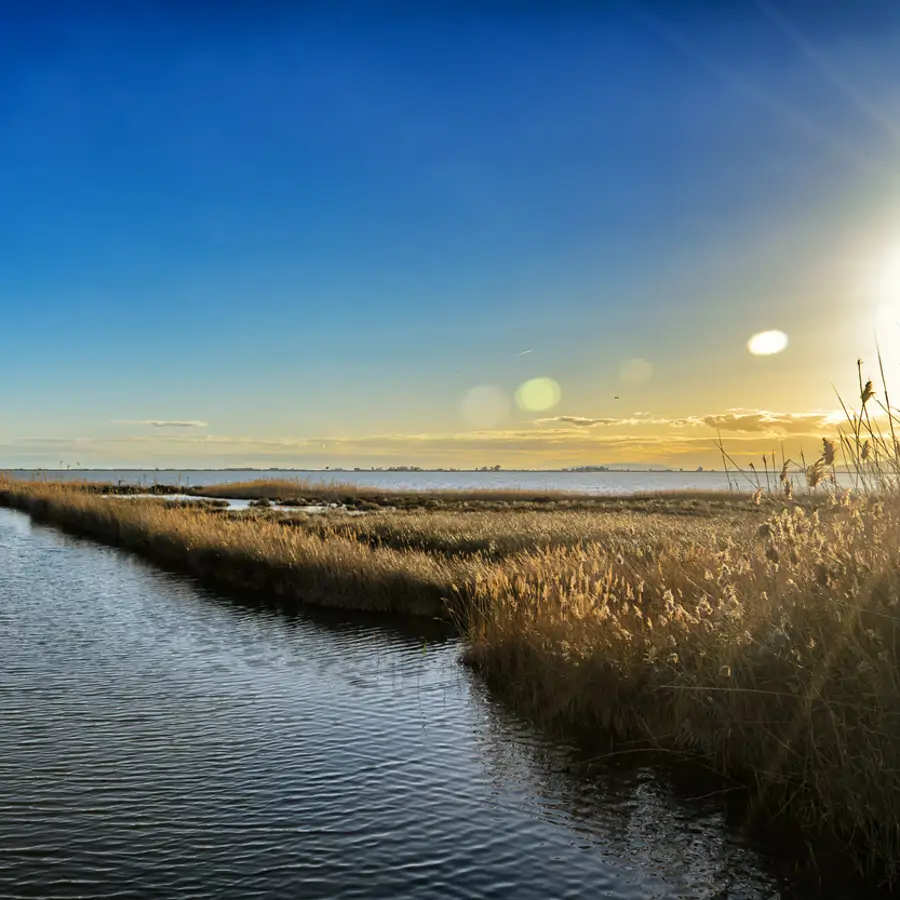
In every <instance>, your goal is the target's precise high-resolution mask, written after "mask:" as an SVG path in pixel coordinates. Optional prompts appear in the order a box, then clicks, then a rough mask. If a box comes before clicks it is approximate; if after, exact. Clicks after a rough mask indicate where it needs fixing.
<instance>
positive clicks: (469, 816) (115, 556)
mask: <svg viewBox="0 0 900 900" xmlns="http://www.w3.org/2000/svg"><path fill="white" fill-rule="evenodd" d="M428 627H429V626H428V623H422V622H411V623H408V624H404V625H402V626H401V625H400V624H395V623H386V622H385V621H384V620H380V621H379V620H375V621H373V620H369V619H364V618H358V617H355V618H348V617H347V616H346V615H343V614H341V615H325V614H322V613H316V614H315V615H313V614H310V615H303V616H296V617H287V616H285V615H283V614H280V613H277V612H274V611H263V610H261V609H259V608H257V607H255V606H251V605H248V604H241V603H237V602H235V601H229V600H226V599H224V598H222V597H221V596H217V595H215V594H213V593H209V592H206V591H204V590H201V589H199V588H197V587H196V586H194V585H193V584H192V583H189V582H188V581H186V580H183V579H179V578H177V577H175V576H171V575H168V574H165V573H162V572H159V571H156V570H155V569H153V568H151V567H149V566H147V565H145V564H144V563H142V562H141V561H140V560H137V559H136V558H134V557H131V556H128V555H125V554H122V553H120V552H118V551H116V550H113V549H110V548H105V547H101V546H96V545H94V544H91V543H87V542H83V541H80V540H78V539H75V538H71V537H67V536H64V535H62V534H59V533H57V532H55V531H53V530H51V529H47V528H43V527H40V526H34V525H32V524H31V523H30V521H29V519H28V518H27V517H26V516H24V515H23V514H21V513H17V512H13V511H9V510H0V660H2V664H0V723H2V727H0V896H2V897H3V898H5V900H16V898H24V897H36V896H39V897H42V898H46V900H56V898H75V897H92V898H111V897H123V898H124V897H128V898H140V897H167V898H200V897H216V898H241V900H255V898H304V897H366V898H369V897H371V898H375V897H379V898H381V897H412V896H416V897H423V896H427V897H438V898H441V897H454V898H490V897H498V898H499V897H516V898H531V897H534V898H546V897H585V896H592V897H608V898H625V900H630V898H685V900H686V898H695V900H703V898H706V900H712V898H716V900H725V898H734V900H737V898H741V900H763V898H766V900H768V898H777V897H787V896H788V893H787V892H786V891H785V890H783V889H782V888H780V887H779V881H778V879H777V878H776V876H775V875H774V874H772V872H773V869H772V866H771V865H770V864H769V863H767V861H766V857H765V856H764V855H763V854H762V852H761V851H760V849H759V848H757V847H755V846H753V845H751V844H749V843H748V842H747V841H745V840H743V839H741V838H740V837H738V836H737V834H736V833H735V832H734V831H733V830H732V829H731V828H730V827H729V826H728V824H727V822H726V816H725V813H724V811H723V809H722V807H721V804H720V802H719V800H718V799H717V798H709V797H708V798H706V799H705V800H697V801H691V802H688V801H686V800H685V799H683V797H681V793H680V791H679V790H678V789H676V788H675V787H674V786H673V783H672V782H671V781H669V780H668V779H666V778H665V777H664V776H663V775H662V774H661V773H659V772H658V771H655V770H654V769H652V768H650V767H643V768H630V769H621V768H619V769H609V768H603V767H597V766H594V767H593V769H592V770H590V771H588V770H587V769H586V768H585V767H584V766H583V765H582V764H581V763H579V761H578V757H577V755H576V753H575V751H574V749H573V748H570V747H567V746H566V745H564V744H561V743H556V742H552V741H550V740H549V739H547V738H543V737H541V736H539V735H538V734H536V733H535V732H533V731H532V730H531V729H530V728H529V727H527V726H526V725H524V724H523V723H521V722H519V721H517V720H516V719H515V718H514V717H513V716H512V715H511V714H510V713H509V712H508V711H506V710H505V709H504V708H503V707H502V706H500V705H499V704H498V703H497V702H495V701H494V700H492V699H491V697H490V696H489V695H488V694H487V693H486V692H485V691H484V689H483V688H482V687H481V685H480V683H479V682H478V680H477V679H476V678H475V677H474V676H473V675H472V674H471V673H470V672H469V671H468V670H466V669H465V668H463V667H462V666H461V665H460V664H459V662H458V653H459V648H458V646H457V645H456V644H455V643H454V642H453V641H452V640H450V639H448V638H446V637H440V636H439V635H436V634H434V633H429V632H428V631H427V630H425V629H427V628H428ZM717 892H720V893H717ZM790 896H792V897H801V896H802V897H811V896H814V895H813V894H809V893H802V894H790ZM835 896H837V895H835ZM846 896H858V894H856V893H849V894H847V895H846Z"/></svg>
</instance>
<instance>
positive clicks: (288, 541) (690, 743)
mask: <svg viewBox="0 0 900 900" xmlns="http://www.w3.org/2000/svg"><path fill="white" fill-rule="evenodd" d="M879 368H880V367H879ZM859 376H860V377H859V382H860V393H859V401H858V403H857V402H854V404H853V406H852V408H851V405H850V404H845V409H846V411H847V421H846V423H845V425H844V426H843V427H842V428H841V429H840V431H839V433H838V434H837V435H836V436H835V438H834V439H828V438H826V439H825V440H823V442H822V445H821V452H820V453H819V454H818V456H817V457H816V458H814V459H813V460H811V461H808V460H807V459H806V458H805V457H804V455H803V454H802V453H801V454H800V458H799V460H797V461H792V460H790V459H786V458H784V457H783V456H782V457H781V458H777V459H776V457H775V454H772V455H771V456H769V455H768V454H767V456H766V458H765V459H764V460H763V461H762V462H763V466H762V471H763V473H764V475H765V480H763V477H762V476H761V475H760V471H759V470H758V469H756V468H755V467H752V468H749V469H748V470H745V469H744V468H742V467H740V466H737V465H736V464H734V462H733V460H730V458H729V460H730V461H729V466H730V469H729V472H730V477H731V478H732V480H733V479H735V478H740V479H746V480H747V481H748V482H749V483H750V486H752V487H753V489H754V490H753V493H752V495H749V494H748V495H744V496H743V497H741V498H740V499H738V498H737V497H733V498H729V499H728V500H727V501H725V500H722V499H721V498H719V500H718V501H717V503H718V505H715V506H714V505H713V504H707V508H706V510H705V512H704V514H703V515H694V514H691V515H685V513H686V512H688V511H693V512H696V511H697V509H698V505H699V506H702V505H703V503H704V501H703V500H702V499H699V498H696V497H680V498H676V497H670V498H668V499H664V502H663V500H660V498H658V497H657V498H632V499H630V500H621V499H618V500H613V499H610V498H604V499H603V502H604V503H609V504H610V506H609V507H608V508H604V507H603V506H602V505H600V504H599V501H598V505H597V506H595V507H591V509H592V510H594V511H588V510H570V509H558V508H557V509H553V508H552V507H548V506H546V505H545V506H544V507H543V508H541V509H540V510H538V509H531V510H527V509H524V508H523V507H517V508H516V509H515V511H511V510H509V509H507V510H503V509H495V510H487V509H484V508H480V511H476V510H472V509H469V510H466V509H465V508H464V507H463V506H459V505H457V506H456V507H455V511H453V512H448V511H435V512H431V513H410V512H406V513H400V512H388V513H385V512H377V513H373V514H372V515H371V516H367V517H360V518H357V519H351V518H350V517H349V516H347V515H345V514H342V513H341V514H335V515H329V516H328V517H325V518H315V517H312V516H310V517H303V516H301V517H299V518H297V519H290V520H289V519H287V518H286V517H284V516H283V514H280V513H274V512H271V511H266V510H263V511H251V512H250V513H243V514H240V515H236V514H232V513H227V512H223V511H221V510H218V511H217V510H213V509H191V508H170V507H168V506H167V505H165V504H164V503H163V502H162V501H157V500H147V501H144V500H140V501H134V500H130V501H126V500H120V499H116V498H114V497H113V498H109V497H104V496H100V495H98V494H96V493H89V492H88V491H86V490H81V489H79V488H77V487H60V486H58V485H46V484H44V485H22V484H17V483H7V484H5V485H2V486H0V502H4V503H7V504H11V505H16V506H20V507H23V508H28V509H30V510H31V511H32V512H33V513H34V514H35V515H37V516H38V517H44V518H48V519H50V520H52V521H55V522H58V523H60V524H63V525H66V526H67V527H72V528H77V529H78V530H81V531H83V532H86V533H89V534H92V535H94V536H95V537H99V538H100V539H102V540H107V541H108V542H110V543H116V544H120V545H122V546H125V547H128V548H130V549H133V550H136V551H138V552H141V553H144V554H145V555H148V556H150V557H152V558H154V559H157V560H158V561H160V562H162V563H163V564H166V565H172V566H173V567H175V568H182V569H185V570H187V571H191V572H193V573H194V574H195V575H198V576H199V577H202V578H204V579H207V580H210V581H213V582H215V583H223V584H235V585H238V586H241V587H243V588H250V589H257V590H259V591H266V592H267V593H271V594H274V595H280V596H286V597H290V598H292V599H295V600H298V601H300V600H303V601H306V602H319V603H330V604H334V605H347V606H355V607H358V608H367V609H384V610H393V611H405V612H413V613H419V614H425V615H435V614H449V615H452V616H453V617H454V618H455V619H456V621H457V622H458V624H459V627H460V629H461V631H462V633H463V634H464V635H465V637H466V638H467V648H468V649H467V658H468V659H469V661H470V662H471V663H472V665H473V666H475V667H476V668H477V669H478V670H479V671H481V672H482V673H483V674H484V676H485V677H486V678H487V679H488V680H489V681H490V682H492V683H493V684H495V685H497V686H499V687H500V688H501V689H502V690H503V691H504V692H506V693H507V694H508V695H509V696H510V697H511V698H512V699H513V700H514V702H516V703H517V704H518V705H519V706H520V707H521V708H522V709H523V710H526V711H530V712H531V713H532V714H533V715H534V716H535V717H537V718H539V719H542V720H543V721H545V722H546V723H547V724H548V725H549V726H551V727H558V728H565V729H574V730H577V731H579V732H581V733H584V734H588V735H593V736H597V735H604V736H614V737H615V738H617V739H620V740H623V741H626V742H628V743H629V744H630V745H633V744H635V743H637V744H640V745H645V746H649V747H656V748H660V749H664V750H669V751H676V752H678V753H685V754H690V755H694V756H698V757H700V758H703V759H705V760H706V761H708V762H709V763H710V764H711V765H714V766H715V767H716V768H717V769H719V770H720V771H722V772H724V773H728V774H730V775H733V776H735V777H738V778H741V779H744V780H745V781H746V782H747V783H748V784H750V785H751V786H752V787H753V788H754V789H755V793H754V796H755V798H756V801H757V804H758V807H759V809H761V810H765V811H773V810H774V811H778V810H787V811H788V812H789V813H790V814H791V815H792V816H794V817H796V818H797V819H799V820H800V821H801V822H803V823H805V824H807V825H809V826H810V827H813V828H815V829H816V830H817V831H820V832H826V833H829V834H831V835H832V836H833V837H834V838H836V839H838V840H840V841H841V842H843V843H844V844H846V846H848V847H849V848H850V849H851V852H852V853H853V855H854V856H855V858H856V859H857V861H858V862H859V864H860V866H863V867H864V866H867V865H868V866H873V867H874V866H880V867H881V868H882V869H883V870H884V871H886V872H887V874H888V875H889V877H891V878H894V879H895V880H897V881H898V882H900V777H898V776H900V605H898V604H900V490H898V473H900V446H898V444H897V440H896V437H895V435H896V434H898V433H900V429H898V428H897V427H896V422H895V419H894V416H895V412H894V410H893V407H891V405H890V402H889V400H888V396H887V391H886V389H885V388H884V387H882V388H881V389H880V396H879V394H878V393H876V389H875V388H874V387H873V384H872V382H871V381H869V380H868V379H866V378H863V375H862V369H861V368H860V370H859ZM882 397H883V400H882V399H881V398H882ZM879 411H880V415H876V412H879ZM722 451H723V453H727V451H726V449H725V448H724V446H722ZM841 463H843V464H844V465H846V467H847V469H848V471H849V472H850V473H851V475H850V477H851V478H852V480H853V485H852V488H853V489H852V490H850V489H847V488H846V487H845V486H841V485H840V484H839V480H840V479H839V477H838V466H839V465H840V464H841ZM795 485H796V487H797V491H796V492H795ZM204 490H205V489H204ZM240 490H241V491H242V492H243V496H247V495H250V494H251V493H252V492H254V491H255V492H258V493H257V494H256V496H271V492H272V491H273V488H272V487H271V485H269V484H266V485H264V486H263V485H259V484H251V485H244V486H242V487H241V489H240ZM277 490H278V492H279V494H280V495H281V496H285V493H284V492H285V488H284V487H283V486H281V485H279V486H278V488H277ZM296 490H297V494H296V496H298V497H300V496H305V495H306V493H308V491H307V486H305V485H304V486H299V485H298V486H296ZM263 492H268V493H263ZM301 492H303V493H301ZM211 493H219V494H220V495H221V496H235V492H234V488H233V487H232V486H227V485H226V486H221V488H217V489H214V490H213V491H211ZM309 493H311V492H309ZM615 509H618V513H613V512H610V510H615Z"/></svg>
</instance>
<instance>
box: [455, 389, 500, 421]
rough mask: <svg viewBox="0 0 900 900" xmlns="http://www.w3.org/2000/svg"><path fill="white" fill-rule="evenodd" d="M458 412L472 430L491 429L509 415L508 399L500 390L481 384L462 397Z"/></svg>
mask: <svg viewBox="0 0 900 900" xmlns="http://www.w3.org/2000/svg"><path fill="white" fill-rule="evenodd" d="M460 412H461V413H462V417H463V419H464V420H465V422H466V424H467V425H469V426H470V427H472V428H493V427H494V426H496V425H499V424H500V423H501V422H503V421H504V419H506V417H507V416H508V415H509V399H508V398H507V396H506V394H505V393H504V392H503V391H501V390H500V388H498V387H495V386H494V385H492V384H482V385H479V386H478V387H474V388H472V389H471V390H470V391H469V392H468V393H467V394H466V395H465V397H463V400H462V403H461V404H460Z"/></svg>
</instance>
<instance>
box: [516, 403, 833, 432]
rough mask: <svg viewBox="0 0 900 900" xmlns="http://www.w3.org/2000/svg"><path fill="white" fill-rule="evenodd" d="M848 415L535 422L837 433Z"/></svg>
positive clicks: (743, 413) (757, 413)
mask: <svg viewBox="0 0 900 900" xmlns="http://www.w3.org/2000/svg"><path fill="white" fill-rule="evenodd" d="M843 419H844V416H843V414H842V413H840V412H805V413H782V412H769V411H768V410H761V409H730V410H726V411H725V412H724V413H716V414H711V415H702V416H683V417H675V418H667V417H665V416H653V415H652V414H650V413H634V415H633V416H631V417H629V418H621V419H615V418H597V419H592V418H588V417H587V416H554V417H553V418H549V419H537V420H535V422H534V424H535V425H539V426H545V425H569V426H574V427H576V428H579V429H580V428H616V427H618V428H631V427H633V426H636V425H637V426H640V427H642V428H646V427H647V426H652V427H654V428H698V427H705V428H710V429H714V430H716V431H729V432H745V433H747V434H772V435H785V434H798V435H799V434H809V435H815V434H821V433H823V432H833V431H834V430H835V428H836V427H837V426H838V425H840V424H841V422H842V421H843Z"/></svg>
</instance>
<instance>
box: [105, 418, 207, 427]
mask: <svg viewBox="0 0 900 900" xmlns="http://www.w3.org/2000/svg"><path fill="white" fill-rule="evenodd" d="M115 423H116V424H117V425H150V426H152V427H153V428H207V427H209V423H208V422H201V421H200V420H199V419H116V420H115Z"/></svg>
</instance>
